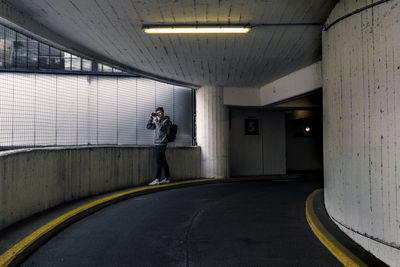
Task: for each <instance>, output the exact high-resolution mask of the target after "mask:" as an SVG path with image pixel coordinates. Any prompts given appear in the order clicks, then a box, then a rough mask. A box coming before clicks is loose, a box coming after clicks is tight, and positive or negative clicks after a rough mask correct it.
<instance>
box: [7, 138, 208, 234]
mask: <svg viewBox="0 0 400 267" xmlns="http://www.w3.org/2000/svg"><path fill="white" fill-rule="evenodd" d="M153 153H154V149H153V147H148V146H147V147H146V146H143V147H132V146H102V147H93V146H92V147H67V148H65V147H64V148H35V149H19V150H16V151H7V152H1V153H0V230H1V229H4V228H5V227H7V226H9V225H11V224H13V223H15V222H17V221H20V220H22V219H24V218H27V217H29V216H31V215H33V214H35V213H38V212H40V211H43V210H46V209H49V208H52V207H55V206H57V205H59V204H61V203H65V202H68V201H71V200H75V199H81V198H84V197H87V196H92V195H97V194H101V193H106V192H110V191H115V190H118V189H122V188H129V187H132V186H136V185H140V184H146V183H147V182H149V181H151V180H152V179H153V178H154V173H155V169H154V163H153V158H154V157H153ZM166 156H167V160H168V162H169V165H170V169H171V175H172V177H173V178H177V179H192V178H197V177H200V164H201V161H200V148H199V147H182V148H180V147H171V148H168V149H167V153H166Z"/></svg>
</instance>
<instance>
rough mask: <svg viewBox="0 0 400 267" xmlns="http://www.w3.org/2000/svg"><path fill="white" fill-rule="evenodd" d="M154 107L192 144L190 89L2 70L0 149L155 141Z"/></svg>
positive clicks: (130, 80) (181, 140) (181, 141)
mask: <svg viewBox="0 0 400 267" xmlns="http://www.w3.org/2000/svg"><path fill="white" fill-rule="evenodd" d="M158 106H162V107H164V111H165V114H166V115H168V116H170V118H171V120H172V121H173V122H174V123H176V124H177V125H178V135H177V139H176V141H175V143H172V144H170V145H185V146H190V145H191V144H192V113H193V109H192V90H191V89H188V88H178V87H174V86H172V85H168V84H163V83H160V82H155V81H152V80H148V79H144V78H133V77H112V76H93V75H63V74H42V73H36V74H35V73H23V72H22V73H12V72H0V114H1V116H0V148H2V149H4V148H10V147H21V146H49V145H87V144H91V145H95V144H99V145H102V144H140V145H151V144H153V135H154V132H153V131H151V130H148V129H146V124H147V121H148V119H149V118H150V114H151V113H152V112H154V111H155V108H156V107H158Z"/></svg>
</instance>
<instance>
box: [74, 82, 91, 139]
mask: <svg viewBox="0 0 400 267" xmlns="http://www.w3.org/2000/svg"><path fill="white" fill-rule="evenodd" d="M89 84H90V79H89V77H88V76H78V77H77V101H78V102H77V114H76V120H77V123H76V125H77V127H78V128H77V138H78V140H77V144H78V145H87V144H88V143H89V134H90V131H89V125H90V122H89V90H90V87H89Z"/></svg>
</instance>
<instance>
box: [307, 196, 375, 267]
mask: <svg viewBox="0 0 400 267" xmlns="http://www.w3.org/2000/svg"><path fill="white" fill-rule="evenodd" d="M321 190H322V189H317V190H315V191H314V192H313V193H312V194H311V195H309V196H308V198H307V200H306V218H307V222H308V224H309V225H310V228H311V230H312V231H313V232H314V234H315V235H316V236H317V237H318V239H319V240H320V241H321V243H322V244H324V246H325V247H327V248H328V249H329V251H330V252H331V253H332V254H333V255H334V256H335V257H336V258H337V259H338V260H339V261H340V262H341V263H342V264H343V265H344V266H368V265H367V264H365V263H364V262H363V261H362V260H360V259H359V258H358V257H357V256H356V255H354V254H353V253H352V252H350V251H349V250H348V249H347V248H345V247H344V246H343V245H342V244H340V243H339V241H337V240H336V239H335V238H334V237H333V236H332V235H331V234H330V233H329V232H328V231H327V230H326V229H325V227H324V226H323V225H322V223H321V221H320V220H319V219H318V217H317V216H316V215H315V212H314V205H313V199H314V197H315V195H316V194H317V193H318V192H319V191H321Z"/></svg>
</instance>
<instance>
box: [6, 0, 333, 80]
mask: <svg viewBox="0 0 400 267" xmlns="http://www.w3.org/2000/svg"><path fill="white" fill-rule="evenodd" d="M336 2H337V1H336V0H218V1H217V0H215V1H211V0H174V1H164V0H68V1H67V0H35V1H32V0H12V1H11V0H9V1H8V4H9V5H11V6H12V7H13V8H15V9H16V10H18V11H19V12H20V13H22V14H23V16H24V17H25V18H27V20H24V21H33V22H35V25H36V26H35V27H33V26H31V24H29V23H26V25H20V26H22V27H26V28H28V29H29V30H31V31H32V32H34V33H37V34H39V35H41V36H42V37H44V38H46V39H49V40H51V41H54V42H57V43H60V42H61V45H64V46H65V47H67V48H69V49H71V50H74V51H80V52H82V53H85V54H88V55H89V56H90V57H91V58H95V59H98V60H101V61H106V62H109V63H111V64H112V65H117V66H119V67H121V68H123V69H125V70H130V71H137V72H138V73H140V74H144V75H149V76H154V77H156V78H158V79H163V78H166V79H169V80H175V81H178V82H183V83H188V84H194V85H218V86H235V87H259V86H262V85H264V84H266V83H268V82H271V81H273V80H275V79H277V78H280V77H282V76H284V75H287V74H289V73H291V72H293V71H295V70H298V69H300V68H303V67H305V66H308V65H310V64H311V63H313V62H316V61H317V60H318V59H320V57H321V31H322V27H321V26H318V25H317V26H316V25H311V26H293V25H292V26H259V27H255V28H254V29H253V30H252V31H251V32H250V33H249V34H245V35H232V34H224V35H210V34H205V35H158V36H157V35H145V34H144V33H143V32H142V30H141V28H142V25H146V24H147V25H148V24H177V23H179V24H196V23H199V24H251V25H254V24H255V25H257V24H288V23H291V24H293V23H321V24H323V23H324V22H325V19H326V18H327V16H328V15H329V12H330V11H331V10H332V8H333V7H334V5H335V3H336ZM20 24H21V23H20ZM22 24H23V23H22ZM43 29H46V30H45V31H43ZM42 33H44V34H42Z"/></svg>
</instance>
